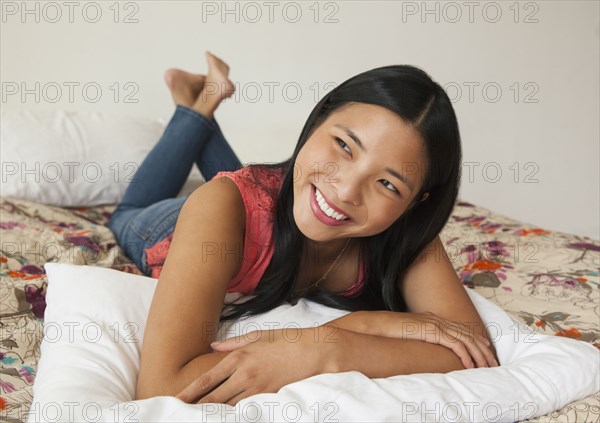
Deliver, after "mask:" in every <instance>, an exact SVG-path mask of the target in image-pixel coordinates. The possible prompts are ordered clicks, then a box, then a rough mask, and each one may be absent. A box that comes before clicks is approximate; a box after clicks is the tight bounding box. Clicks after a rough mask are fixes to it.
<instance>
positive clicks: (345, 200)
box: [334, 172, 361, 206]
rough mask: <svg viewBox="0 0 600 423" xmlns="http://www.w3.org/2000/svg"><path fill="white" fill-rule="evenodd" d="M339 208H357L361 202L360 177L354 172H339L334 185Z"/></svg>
mask: <svg viewBox="0 0 600 423" xmlns="http://www.w3.org/2000/svg"><path fill="white" fill-rule="evenodd" d="M334 186H335V191H336V194H337V198H338V201H339V202H340V206H343V205H344V204H350V205H352V206H358V205H359V204H360V202H361V188H360V187H361V176H360V174H359V173H356V172H344V173H343V174H342V172H340V173H339V174H338V177H337V182H335V183H334Z"/></svg>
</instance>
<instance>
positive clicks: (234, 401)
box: [227, 391, 254, 407]
mask: <svg viewBox="0 0 600 423" xmlns="http://www.w3.org/2000/svg"><path fill="white" fill-rule="evenodd" d="M252 395H254V394H249V393H248V391H244V392H241V393H239V394H237V395H236V396H235V397H233V398H231V399H230V400H229V401H227V405H231V406H232V407H235V406H236V405H237V403H238V402H240V401H241V400H243V399H245V398H248V397H250V396H252Z"/></svg>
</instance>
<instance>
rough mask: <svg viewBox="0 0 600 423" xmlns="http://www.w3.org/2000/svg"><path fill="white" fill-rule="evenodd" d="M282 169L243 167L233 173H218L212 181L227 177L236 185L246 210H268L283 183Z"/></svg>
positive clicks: (258, 166) (255, 166) (254, 166)
mask: <svg viewBox="0 0 600 423" xmlns="http://www.w3.org/2000/svg"><path fill="white" fill-rule="evenodd" d="M283 175H284V169H282V168H279V167H266V166H260V165H250V166H244V167H242V168H240V169H238V170H235V171H221V172H218V173H217V174H216V175H215V176H214V178H213V179H212V180H215V179H216V178H223V177H227V178H229V179H231V180H233V181H234V182H235V184H236V185H237V187H238V189H239V191H240V193H241V195H242V198H243V200H244V203H245V205H246V208H248V209H249V210H254V209H256V208H259V209H263V210H267V209H270V208H271V207H272V206H273V204H274V203H275V200H276V198H277V193H278V192H279V189H280V187H281V183H282V181H283Z"/></svg>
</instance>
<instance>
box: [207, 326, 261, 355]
mask: <svg viewBox="0 0 600 423" xmlns="http://www.w3.org/2000/svg"><path fill="white" fill-rule="evenodd" d="M262 334H263V331H262V330H253V331H251V332H248V333H245V334H243V335H238V336H233V337H231V338H227V339H225V340H223V341H220V342H219V341H215V342H213V343H211V344H210V346H211V348H212V349H214V350H218V351H232V350H235V349H238V348H241V347H243V346H245V345H248V344H250V343H252V342H256V341H258V340H260V338H261V337H262Z"/></svg>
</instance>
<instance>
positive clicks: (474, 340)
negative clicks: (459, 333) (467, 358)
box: [465, 332, 497, 367]
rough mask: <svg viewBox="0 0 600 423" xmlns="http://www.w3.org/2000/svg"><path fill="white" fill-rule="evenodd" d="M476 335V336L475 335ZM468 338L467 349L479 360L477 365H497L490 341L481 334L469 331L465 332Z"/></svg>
mask: <svg viewBox="0 0 600 423" xmlns="http://www.w3.org/2000/svg"><path fill="white" fill-rule="evenodd" d="M473 335H475V336H473ZM465 336H466V338H467V339H468V342H466V344H467V349H468V350H469V352H470V354H471V356H472V357H473V358H474V359H475V361H476V362H477V367H495V366H496V365H497V363H496V359H495V358H494V354H493V353H492V351H491V349H490V347H489V346H490V342H489V341H488V340H487V339H485V338H484V337H483V336H482V335H480V334H473V333H471V332H468V333H466V334H465Z"/></svg>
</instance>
